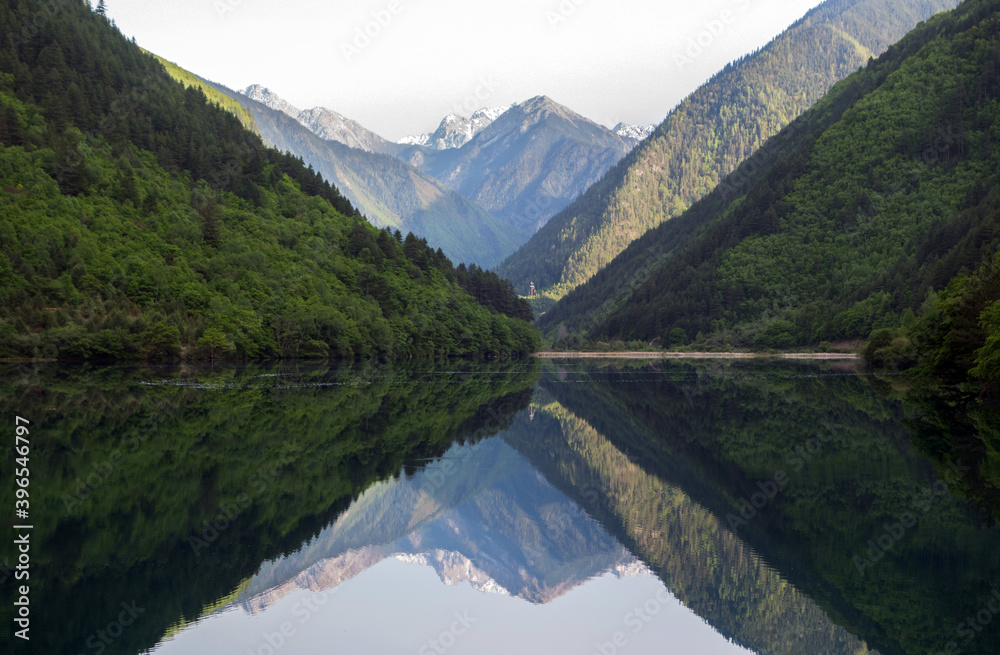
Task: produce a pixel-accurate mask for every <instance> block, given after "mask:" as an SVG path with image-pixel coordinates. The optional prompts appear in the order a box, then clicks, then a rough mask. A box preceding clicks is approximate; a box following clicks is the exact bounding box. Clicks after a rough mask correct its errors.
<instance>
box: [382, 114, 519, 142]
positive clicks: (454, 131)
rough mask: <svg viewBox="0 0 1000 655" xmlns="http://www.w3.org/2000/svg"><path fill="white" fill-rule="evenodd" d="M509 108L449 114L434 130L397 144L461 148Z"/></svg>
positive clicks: (409, 137)
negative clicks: (467, 113)
mask: <svg viewBox="0 0 1000 655" xmlns="http://www.w3.org/2000/svg"><path fill="white" fill-rule="evenodd" d="M508 109H510V106H503V107H494V108H492V109H487V108H483V109H480V110H478V111H476V112H475V113H473V114H472V116H471V117H469V118H465V117H464V116H456V115H455V114H448V115H447V116H445V117H444V119H443V120H442V121H441V124H440V125H439V126H438V128H437V130H435V131H434V132H432V133H430V134H420V135H417V136H407V137H403V138H402V139H400V140H399V141H398V142H397V144H398V145H402V146H423V147H425V148H430V149H431V150H448V149H451V148H461V147H462V146H464V145H465V144H466V143H468V142H469V141H471V140H472V137H474V136H476V135H477V134H479V133H480V132H482V131H483V130H484V129H486V128H487V127H489V125H490V124H491V123H492V122H493V121H495V120H496V119H497V118H499V117H500V116H501V115H502V114H503V113H504V112H505V111H507V110H508Z"/></svg>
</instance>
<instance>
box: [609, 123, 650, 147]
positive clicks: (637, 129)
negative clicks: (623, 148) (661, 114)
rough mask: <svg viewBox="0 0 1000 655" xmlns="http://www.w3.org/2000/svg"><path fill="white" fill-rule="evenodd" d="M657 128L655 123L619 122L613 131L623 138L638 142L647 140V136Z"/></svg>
mask: <svg viewBox="0 0 1000 655" xmlns="http://www.w3.org/2000/svg"><path fill="white" fill-rule="evenodd" d="M655 130H656V126H655V125H629V124H627V123H618V124H617V125H615V126H614V127H613V128H611V131H612V132H614V133H615V134H617V135H618V136H620V137H622V138H623V139H633V140H634V141H635V142H636V143H638V142H640V141H645V140H646V138H647V137H648V136H649V135H650V134H652V133H653V132H654V131H655Z"/></svg>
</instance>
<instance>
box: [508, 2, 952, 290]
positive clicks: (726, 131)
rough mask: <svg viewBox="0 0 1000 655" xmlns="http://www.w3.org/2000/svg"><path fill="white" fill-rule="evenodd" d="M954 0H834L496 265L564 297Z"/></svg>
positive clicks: (730, 71)
mask: <svg viewBox="0 0 1000 655" xmlns="http://www.w3.org/2000/svg"><path fill="white" fill-rule="evenodd" d="M956 4H957V1H956V0H922V1H920V2H911V1H909V0H906V1H901V0H828V1H827V2H824V3H823V4H822V5H820V6H819V7H817V8H816V9H814V10H813V11H811V12H810V13H809V14H807V15H806V16H805V17H804V18H803V19H802V20H800V21H799V22H798V23H796V24H795V25H793V26H792V27H790V28H789V29H788V30H786V31H785V32H784V33H783V34H781V35H780V36H778V37H777V38H776V39H774V41H772V42H771V43H770V44H768V45H767V46H766V47H765V48H763V49H762V50H760V51H759V52H756V53H753V54H751V55H748V56H746V57H744V58H742V59H741V60H739V61H736V62H734V63H732V64H730V65H729V66H727V67H726V68H725V69H724V70H723V71H721V72H720V73H718V74H717V75H716V76H715V77H713V78H712V79H711V80H710V81H709V82H708V83H706V84H705V85H704V86H703V87H701V88H700V89H698V90H697V91H696V92H695V93H693V94H692V95H691V96H690V97H688V98H687V99H685V100H684V101H683V102H682V103H681V104H680V105H679V106H678V107H677V108H676V109H674V110H673V111H672V112H671V113H670V115H669V116H668V117H667V119H666V120H665V121H664V122H663V124H661V125H660V126H659V127H658V128H657V130H656V132H655V133H654V134H653V136H652V137H651V138H650V139H647V140H646V141H645V142H643V143H642V144H640V145H639V146H638V147H637V148H636V149H635V150H634V151H632V152H631V153H630V154H629V155H628V156H626V157H625V158H624V159H623V160H622V161H621V162H620V163H619V164H618V165H617V166H615V167H614V168H612V169H611V170H610V171H609V172H608V174H607V175H606V176H605V177H604V178H603V179H602V180H601V181H600V182H598V183H597V184H596V185H594V186H593V187H591V188H590V189H589V190H588V191H587V192H586V193H585V194H584V195H583V196H582V197H581V198H580V199H579V200H578V201H576V202H574V203H573V204H571V205H570V206H569V207H567V208H566V209H565V210H564V211H562V212H560V213H559V214H558V215H556V216H554V217H553V218H552V220H550V221H549V223H548V224H547V225H546V226H545V227H544V228H542V229H541V230H540V231H539V232H538V233H537V234H536V235H535V236H534V237H533V238H532V239H531V240H530V241H529V242H528V243H527V244H525V245H524V246H522V247H521V249H520V250H518V251H517V252H516V253H515V254H514V255H512V256H511V257H509V258H508V259H507V260H506V261H505V262H504V263H503V264H501V265H500V266H499V267H498V268H497V271H498V273H500V275H502V276H504V277H507V278H510V279H511V281H513V282H514V285H515V287H516V288H518V289H520V288H526V287H527V285H528V283H529V282H534V283H535V286H536V287H538V288H539V289H541V290H542V292H543V294H544V295H545V296H546V297H548V298H549V299H559V298H562V297H563V296H565V295H566V294H567V293H568V292H569V291H571V290H572V289H574V288H576V287H577V286H579V285H580V284H582V283H584V282H586V281H587V280H589V279H590V278H591V277H593V276H594V274H595V273H597V271H599V270H600V269H601V268H602V267H604V266H606V265H607V264H608V263H609V262H611V260H613V259H614V258H615V257H616V256H617V255H618V254H619V253H621V252H622V251H623V250H624V249H625V248H626V247H627V246H628V245H629V244H630V243H632V242H633V241H634V240H635V239H637V238H638V237H640V236H641V235H643V234H644V233H646V232H647V231H648V230H650V229H652V228H655V227H656V226H658V225H660V224H661V223H663V222H664V221H666V220H668V219H672V218H674V217H677V216H679V215H681V214H682V213H683V212H684V211H685V210H687V209H688V208H689V207H690V206H691V204H692V203H693V202H695V201H696V200H698V199H699V198H701V197H703V196H704V195H705V194H707V193H708V192H710V191H711V190H712V189H713V188H715V186H716V185H717V184H718V183H719V182H720V181H722V180H723V179H724V178H725V177H726V176H727V175H729V174H730V173H732V172H733V171H734V170H735V169H736V167H737V166H738V165H739V164H740V163H741V162H743V161H744V160H745V159H747V158H748V157H750V155H752V154H753V153H754V152H755V151H756V150H757V149H758V148H759V147H760V146H761V145H762V144H763V143H764V142H765V141H767V139H768V138H770V137H771V136H773V135H775V134H777V133H778V131H779V130H781V128H783V127H785V126H786V125H788V124H789V123H790V122H791V121H792V120H793V119H794V118H795V117H796V116H798V115H799V114H801V113H802V112H803V111H805V110H806V109H808V108H809V107H810V106H811V105H812V104H813V103H815V102H816V101H817V100H819V99H820V98H821V97H822V96H823V94H825V93H826V92H827V91H828V90H829V89H830V88H831V87H832V86H833V84H834V83H835V82H837V81H838V80H840V79H843V78H844V77H846V76H847V75H848V74H850V73H852V72H854V71H856V70H857V69H858V68H859V67H860V66H863V65H864V64H865V63H866V62H867V61H868V60H869V58H870V57H872V56H876V55H878V54H879V53H881V52H883V51H884V50H885V49H886V48H887V47H888V46H889V45H890V44H891V43H894V42H895V41H897V40H898V39H900V38H901V37H902V36H903V35H904V34H906V33H907V32H908V31H909V30H911V29H912V28H913V27H914V26H915V25H916V24H917V23H918V22H919V21H920V20H923V19H926V18H927V17H928V16H930V15H932V14H933V13H934V12H937V11H941V10H943V9H948V8H951V7H954V6H955V5H956Z"/></svg>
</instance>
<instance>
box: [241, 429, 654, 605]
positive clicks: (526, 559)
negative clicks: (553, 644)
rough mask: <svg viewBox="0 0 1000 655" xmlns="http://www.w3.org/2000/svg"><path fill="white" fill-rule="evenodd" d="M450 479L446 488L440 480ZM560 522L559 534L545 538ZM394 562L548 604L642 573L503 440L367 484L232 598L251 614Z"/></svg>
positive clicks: (458, 450) (488, 590)
mask: <svg viewBox="0 0 1000 655" xmlns="http://www.w3.org/2000/svg"><path fill="white" fill-rule="evenodd" d="M438 480H447V484H444V485H440V484H437V483H436V481H438ZM552 517H559V518H560V519H561V520H560V522H559V523H558V526H559V530H560V533H561V538H560V539H558V540H553V539H550V538H548V537H547V535H548V534H551V533H552V532H553V525H555V521H553V519H552ZM391 557H395V558H397V559H400V560H402V561H404V562H408V563H412V564H417V565H422V566H428V567H431V568H432V569H434V570H435V572H436V573H437V574H438V576H439V577H440V578H441V580H442V581H443V582H445V583H446V584H449V585H454V584H458V583H459V582H469V583H470V584H472V586H473V587H474V588H476V589H478V590H480V591H482V592H484V593H494V594H500V595H504V596H513V597H516V598H521V599H523V600H526V601H528V602H531V603H535V604H545V603H549V602H552V601H553V600H555V599H556V598H559V597H560V596H562V595H564V594H565V593H567V592H568V591H570V590H571V589H573V588H574V587H577V586H579V585H581V584H583V583H584V582H586V581H587V580H590V579H592V578H594V577H598V576H601V575H603V574H605V573H613V574H615V575H618V576H620V577H625V576H636V575H649V574H650V572H649V570H648V569H647V568H646V567H645V566H643V565H642V563H641V562H639V561H638V560H637V559H636V558H635V557H634V556H633V555H632V554H631V553H629V552H628V551H627V550H626V549H624V548H623V547H622V546H621V544H620V543H619V542H618V541H617V540H616V539H614V538H612V537H610V536H609V535H608V534H607V532H606V531H605V530H604V529H603V528H602V527H601V526H600V524H598V523H596V522H594V521H593V520H591V519H590V517H589V516H587V514H586V513H585V512H583V511H581V510H580V508H579V507H578V506H577V505H576V503H574V502H573V501H570V500H569V499H568V498H567V497H566V496H565V495H563V494H562V493H561V492H559V491H558V490H556V489H554V488H553V487H552V486H551V485H549V484H548V483H547V482H546V481H545V480H544V478H542V477H541V476H539V474H538V472H537V471H536V470H535V468H534V467H533V466H532V465H531V464H530V463H529V462H528V460H527V459H525V458H524V457H522V456H520V455H519V454H518V453H517V452H516V451H515V450H514V449H513V448H511V447H510V446H509V445H507V444H506V443H504V442H503V441H502V440H501V439H497V438H494V439H489V440H486V441H483V442H480V443H478V444H475V445H472V446H457V445H456V446H454V447H452V449H451V450H449V451H448V452H447V453H445V455H444V456H443V457H442V459H441V460H439V461H437V462H433V463H430V464H429V465H428V466H427V468H426V469H424V470H423V471H420V472H418V473H417V474H415V475H414V476H412V477H405V478H404V477H401V478H399V479H395V480H390V481H386V482H382V483H378V484H376V485H373V486H372V487H370V488H368V489H367V490H366V491H365V492H364V493H363V494H361V496H360V497H359V498H358V499H357V500H356V501H355V502H354V503H352V505H351V507H350V508H349V509H348V510H347V511H346V512H344V513H343V514H342V515H341V516H340V517H339V518H338V519H337V520H336V521H335V522H333V523H332V524H331V525H330V526H328V527H326V528H325V529H324V530H323V531H322V532H320V534H319V535H318V536H317V537H316V538H315V539H313V540H311V541H310V542H309V543H308V544H305V545H304V546H303V547H302V548H301V549H299V550H298V551H297V552H293V553H290V554H288V555H287V556H285V557H283V558H281V559H280V560H276V561H272V562H268V563H266V564H265V565H264V566H262V567H261V569H260V570H259V571H258V572H257V573H256V575H254V577H253V578H252V579H251V580H250V583H249V584H248V585H247V586H246V588H245V591H244V593H243V594H242V595H241V597H240V598H238V599H236V602H237V603H238V604H240V605H242V606H243V608H244V610H246V611H248V612H250V613H257V612H260V611H261V610H263V609H265V608H267V607H268V606H270V605H271V604H273V603H274V602H276V601H277V600H280V599H281V598H283V597H285V596H286V595H287V594H288V593H290V592H292V591H295V590H296V589H301V588H305V589H310V590H312V591H321V590H328V589H333V588H335V587H337V586H338V585H340V584H342V583H343V582H345V581H347V580H350V579H352V578H354V577H355V576H357V575H360V574H361V573H363V572H364V571H366V570H367V569H369V568H371V567H372V566H374V565H376V564H378V563H379V562H381V561H383V560H385V559H388V558H391Z"/></svg>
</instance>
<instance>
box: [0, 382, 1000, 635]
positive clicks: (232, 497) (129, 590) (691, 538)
mask: <svg viewBox="0 0 1000 655" xmlns="http://www.w3.org/2000/svg"><path fill="white" fill-rule="evenodd" d="M3 379H4V382H3V385H4V386H3V389H2V391H3V394H2V397H3V398H4V399H5V400H3V401H2V402H3V403H4V415H12V413H13V412H14V411H15V409H16V411H17V412H18V413H19V414H20V415H24V414H30V415H31V416H34V417H37V419H36V430H35V432H34V433H33V434H34V435H35V437H34V438H35V439H36V440H37V441H35V442H34V444H33V456H34V459H33V467H34V468H33V471H32V474H33V475H34V476H36V477H38V478H39V480H41V479H44V480H45V484H44V486H43V485H42V484H41V483H39V494H41V495H40V497H39V498H38V500H37V502H38V503H39V504H38V506H36V509H37V510H38V514H37V518H35V522H36V533H35V537H34V538H35V539H36V542H35V543H36V544H37V550H36V551H34V552H35V553H37V562H38V567H39V568H38V572H37V577H35V576H33V578H32V579H33V588H32V594H33V602H34V603H35V606H36V607H44V608H45V612H44V613H43V612H39V615H38V619H37V620H38V622H37V623H36V624H35V629H36V630H37V632H34V634H33V643H32V646H34V647H35V648H36V649H37V650H33V651H32V652H39V653H73V654H78V653H84V652H94V653H96V652H98V651H100V652H101V653H130V654H131V653H140V652H144V651H147V650H149V649H151V648H155V650H156V652H158V653H167V654H171V653H234V654H235V653H239V654H240V655H243V654H245V653H248V652H249V653H255V654H258V655H265V654H266V653H273V652H278V651H280V652H285V653H318V652H338V653H339V652H348V653H353V652H358V653H398V652H426V653H432V652H443V651H442V649H443V650H444V651H447V652H449V653H466V652H467V653H480V654H482V653H499V652H508V651H511V650H516V651H517V652H523V653H533V652H537V653H571V652H572V653H581V654H582V653H603V654H605V655H607V653H612V652H614V653H622V652H630V653H646V652H649V653H652V652H657V653H659V652H706V653H729V652H757V653H781V654H784V653H788V654H792V653H834V654H840V653H845V654H847V653H850V654H856V653H865V652H874V651H875V650H877V651H878V652H881V653H884V654H886V655H888V654H890V653H902V654H906V655H909V654H911V653H912V654H917V653H920V654H921V655H923V654H924V653H928V652H939V651H947V649H948V647H949V644H950V643H951V642H955V649H958V650H960V651H961V652H963V653H992V652H996V651H997V650H1000V616H997V618H996V623H995V625H992V628H991V626H990V624H992V623H994V622H993V616H992V613H990V612H989V610H988V607H989V605H988V603H989V601H990V594H991V592H992V589H994V588H996V587H998V586H1000V549H998V548H997V546H998V545H1000V540H998V532H997V529H996V528H995V527H992V525H991V520H990V513H989V512H988V511H985V509H988V508H989V507H990V500H989V499H990V498H992V496H990V495H989V493H992V492H990V491H989V490H990V489H992V487H989V485H986V489H987V490H986V491H985V492H983V491H982V489H983V488H984V484H985V483H984V482H983V480H986V481H988V480H989V479H990V478H989V474H990V471H991V470H992V469H990V464H989V458H988V457H987V458H985V459H984V458H980V459H979V460H977V461H972V460H970V459H965V460H963V461H964V462H965V463H963V464H961V468H959V469H955V468H954V467H953V466H952V467H949V461H952V462H953V461H954V460H949V458H950V457H952V456H955V455H956V453H954V452H950V451H949V452H948V453H944V454H941V453H938V455H940V456H935V453H928V454H929V455H930V457H928V456H926V455H925V454H923V452H927V449H926V448H924V450H923V452H920V451H918V450H917V449H915V448H914V446H913V445H912V444H913V440H914V439H916V443H917V444H918V445H921V447H923V445H924V444H926V442H927V441H928V437H927V436H926V433H927V427H926V426H927V425H939V424H940V423H941V421H939V420H935V418H934V415H933V414H932V413H931V412H930V411H928V410H927V408H926V406H921V408H920V409H914V408H915V407H917V405H915V404H914V403H912V402H910V403H904V402H900V400H898V399H895V398H894V397H893V396H892V395H891V394H884V393H883V394H882V396H884V397H880V395H879V394H876V393H874V392H873V391H872V390H871V388H870V387H869V385H868V384H867V383H866V382H865V381H864V380H862V379H861V378H859V377H858V376H856V375H855V374H854V372H853V371H852V370H849V369H843V368H838V367H831V366H828V365H824V366H820V367H812V366H808V365H803V364H782V365H769V366H762V365H759V364H757V365H754V364H747V363H736V364H733V365H727V366H719V365H712V364H699V365H697V366H691V365H684V364H670V365H666V366H659V367H653V366H651V365H650V364H649V363H642V364H636V365H624V366H621V367H612V366H604V367H600V368H595V367H594V366H593V365H588V366H586V367H571V366H561V367H549V368H547V369H546V370H540V368H539V365H538V364H523V365H517V366H514V367H509V366H506V367H505V366H494V367H480V366H471V365H470V366H458V367H454V366H452V367H449V369H448V370H421V369H419V368H405V367H404V368H400V367H392V368H384V367H375V366H362V367H356V368H351V369H336V370H329V369H325V368H301V369H296V368H267V367H264V368H261V367H255V368H249V369H244V370H238V371H223V372H219V371H216V372H214V373H213V372H207V373H206V372H204V371H179V370H173V371H169V370H144V371H126V370H122V369H73V368H69V369H62V368H59V369H58V370H51V369H50V370H49V371H48V372H46V373H45V374H43V375H41V376H38V377H37V378H35V379H31V380H26V379H25V378H24V377H23V376H20V377H19V376H16V375H8V376H7V377H5V378H3ZM949 406H950V405H949ZM980 409H982V408H980ZM984 411H986V410H984ZM975 416H977V417H980V418H981V417H982V414H981V413H980V414H975ZM977 420H978V419H977ZM973 423H974V421H973ZM986 424H988V425H992V423H991V422H990V421H989V420H986ZM920 426H923V428H920ZM921 429H923V432H921ZM921 434H923V435H924V436H923V437H921V436H920V435H921ZM914 435H917V436H916V437H915V436H914ZM939 440H940V439H939ZM987 442H988V438H987V441H985V442H984V441H980V442H979V443H987ZM980 450H982V449H980ZM985 450H987V452H988V448H987V449H985ZM976 452H978V451H976V449H974V448H973V449H970V448H965V449H964V450H962V451H961V452H960V453H958V454H957V455H958V456H959V458H960V459H961V458H962V457H964V458H969V457H972V456H974V455H975V454H976ZM984 461H985V462H986V463H985V464H984V463H983V462H984ZM967 464H968V465H967ZM11 465H12V462H11V461H10V459H9V458H8V459H7V460H5V461H4V462H3V469H2V471H3V474H4V479H9V478H8V477H7V476H8V472H9V470H10V469H9V467H10V466H11ZM962 468H965V469H968V470H969V471H972V472H973V473H970V474H967V475H963V474H961V473H959V474H957V475H956V476H952V477H949V471H955V470H959V471H961V470H962ZM43 476H44V477H43ZM973 478H974V479H975V485H973V486H972V487H970V486H969V483H968V480H970V479H973ZM969 489H974V490H977V491H976V492H975V493H971V492H969ZM2 493H3V494H5V495H2V496H0V503H3V504H4V506H7V503H8V502H11V503H12V497H11V498H10V499H8V495H10V490H9V489H4V490H3V492H2ZM967 493H968V495H970V497H972V499H973V500H974V501H975V502H971V503H970V502H967V501H965V500H964V499H963V495H964V494H967ZM904 515H911V516H912V519H913V520H912V522H911V521H910V520H908V519H907V520H904V519H903V518H902V517H903V516H904ZM33 518H34V517H33ZM897 526H900V527H897ZM887 530H888V536H889V537H891V538H892V543H891V544H888V547H886V540H885V534H886V531H887ZM899 530H902V532H899ZM880 539H881V540H882V541H881V543H882V544H883V547H882V548H881V549H880V550H876V551H870V548H869V547H870V545H871V544H874V545H875V546H876V547H877V546H878V544H879V543H880V541H879V540H880ZM4 553H5V558H6V557H8V555H7V551H6V550H5V551H4ZM7 561H8V562H9V561H10V560H9V559H8V560H7ZM0 577H2V576H0ZM442 583H444V584H442ZM12 593H13V586H12V584H11V581H5V582H4V583H3V594H4V598H3V602H4V604H3V607H2V609H0V613H3V612H9V610H8V608H9V607H11V602H12V596H11V594H12ZM9 598H10V599H11V601H10V602H8V599H9ZM123 602H124V603H126V604H128V603H130V602H134V603H136V604H137V605H136V607H139V608H141V609H142V612H141V613H140V614H139V616H138V620H136V621H135V622H134V624H130V625H129V626H128V627H127V629H121V627H120V626H119V628H118V629H116V630H115V632H118V635H117V636H114V637H113V638H112V637H109V636H108V635H109V634H110V633H109V631H108V627H109V625H110V624H111V623H112V622H113V621H114V617H116V616H117V615H118V614H119V613H120V612H121V603H123ZM984 607H986V608H987V610H986V612H987V613H989V614H990V616H989V617H987V618H989V619H990V621H989V622H987V623H985V624H983V623H981V622H978V619H975V617H976V616H978V614H977V613H979V612H980V610H982V608H984ZM983 616H985V615H983ZM967 617H973V619H974V620H977V624H976V625H977V626H978V628H979V630H975V631H974V632H973V635H972V637H971V638H968V637H967V636H966V635H964V634H962V633H961V628H962V627H965V628H967V629H968V625H964V626H963V625H962V623H963V622H965V621H966V620H967ZM0 618H2V619H3V627H2V628H0V630H9V626H10V615H9V613H8V614H4V615H3V616H2V617H0ZM286 633H287V634H286ZM0 635H2V640H3V643H5V644H11V643H14V642H13V640H12V634H11V633H10V632H3V633H0ZM36 636H37V641H35V638H36ZM953 650H954V649H953Z"/></svg>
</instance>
